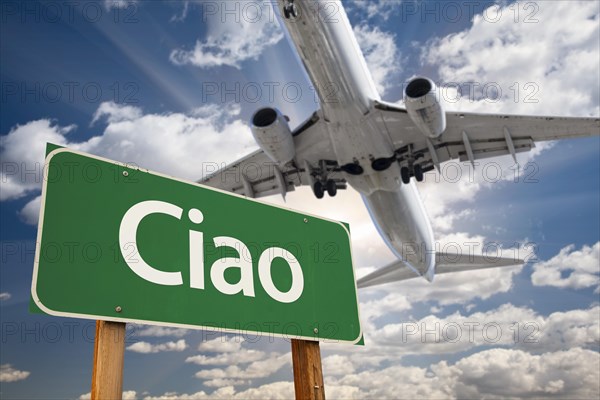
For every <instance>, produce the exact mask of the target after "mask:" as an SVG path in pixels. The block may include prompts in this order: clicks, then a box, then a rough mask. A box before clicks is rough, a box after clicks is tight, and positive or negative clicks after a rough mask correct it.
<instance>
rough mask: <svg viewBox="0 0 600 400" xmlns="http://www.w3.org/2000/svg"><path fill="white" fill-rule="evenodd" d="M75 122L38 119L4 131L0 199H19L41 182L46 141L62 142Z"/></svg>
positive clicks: (60, 143) (36, 188)
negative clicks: (58, 122)
mask: <svg viewBox="0 0 600 400" xmlns="http://www.w3.org/2000/svg"><path fill="white" fill-rule="evenodd" d="M75 128H76V126H75V125H70V126H62V127H61V126H59V125H57V124H56V123H55V121H52V120H49V119H41V120H37V121H31V122H28V123H26V124H24V125H16V126H15V127H14V128H12V129H11V130H10V131H9V132H8V134H7V135H3V136H1V137H0V159H2V171H1V172H0V178H1V182H2V190H0V201H5V200H13V199H18V198H20V197H23V196H25V195H26V194H28V193H31V192H33V191H38V190H39V189H40V187H41V184H42V178H43V162H44V151H45V149H46V142H51V143H54V144H57V145H61V146H62V145H65V144H67V142H68V139H67V137H66V136H67V134H68V133H70V132H72V131H73V130H74V129H75Z"/></svg>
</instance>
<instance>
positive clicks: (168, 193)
mask: <svg viewBox="0 0 600 400" xmlns="http://www.w3.org/2000/svg"><path fill="white" fill-rule="evenodd" d="M52 149H54V150H52ZM50 150H51V151H50ZM45 172H46V173H45V179H44V185H43V190H42V206H41V211H40V222H39V228H38V240H37V249H36V255H35V265H34V273H33V282H32V288H31V293H32V300H33V303H34V304H33V305H32V308H33V309H35V308H36V307H37V308H39V310H38V311H41V312H44V313H47V314H50V315H55V316H63V317H75V318H90V319H100V320H110V321H120V322H136V323H147V324H155V325H167V326H179V327H186V328H198V329H216V330H220V331H226V332H228V331H231V332H242V333H256V334H263V335H273V336H283V337H288V338H300V339H306V340H326V341H333V342H345V343H358V342H359V341H360V339H361V336H362V333H361V326H360V322H359V316H358V302H357V295H356V283H355V282H356V281H355V277H354V270H353V267H352V256H351V250H350V236H349V231H348V229H347V227H346V226H345V225H344V224H342V223H339V222H335V221H329V220H326V219H323V218H317V217H314V216H309V215H307V214H304V213H299V212H295V211H292V210H289V209H285V208H281V207H277V206H273V205H268V204H265V203H262V202H259V201H255V200H251V199H246V198H244V197H241V196H238V195H233V194H229V193H225V192H222V191H219V190H215V189H212V188H207V187H204V186H201V185H198V184H195V183H190V182H185V181H182V180H179V179H175V178H171V177H167V176H165V175H161V174H158V173H154V172H149V171H146V170H142V169H140V168H137V167H132V166H129V165H126V164H122V163H118V162H115V161H111V160H107V159H103V158H99V157H95V156H91V155H88V154H84V153H80V152H77V151H74V150H70V149H66V148H55V147H49V154H48V155H47V158H46V168H45Z"/></svg>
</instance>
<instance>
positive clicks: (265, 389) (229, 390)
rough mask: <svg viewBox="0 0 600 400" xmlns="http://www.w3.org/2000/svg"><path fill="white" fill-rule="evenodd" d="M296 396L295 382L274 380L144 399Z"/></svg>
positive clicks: (269, 399) (241, 399) (242, 399)
mask: <svg viewBox="0 0 600 400" xmlns="http://www.w3.org/2000/svg"><path fill="white" fill-rule="evenodd" d="M293 397H294V384H293V383H292V382H273V383H268V384H265V385H262V386H259V387H257V388H250V389H247V390H244V391H240V392H238V391H236V390H235V388H234V387H233V386H225V387H221V388H219V389H217V390H215V391H214V392H212V393H206V392H204V391H201V392H196V393H181V394H178V393H165V394H164V395H162V396H156V397H154V396H147V397H144V400H187V399H196V400H204V399H231V400H246V399H248V400H250V399H256V400H263V399H264V400H275V399H291V398H293Z"/></svg>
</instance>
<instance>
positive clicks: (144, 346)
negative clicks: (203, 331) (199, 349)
mask: <svg viewBox="0 0 600 400" xmlns="http://www.w3.org/2000/svg"><path fill="white" fill-rule="evenodd" d="M187 347H188V346H187V344H186V342H185V339H180V340H178V341H176V342H166V343H159V344H152V343H148V342H137V343H134V344H132V345H130V346H127V350H129V351H133V352H135V353H144V354H149V353H160V352H164V351H178V352H179V351H184V350H185V349H186V348H187Z"/></svg>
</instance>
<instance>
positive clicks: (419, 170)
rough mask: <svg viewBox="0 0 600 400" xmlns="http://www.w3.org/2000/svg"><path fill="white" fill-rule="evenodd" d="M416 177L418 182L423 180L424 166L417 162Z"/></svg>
mask: <svg viewBox="0 0 600 400" xmlns="http://www.w3.org/2000/svg"><path fill="white" fill-rule="evenodd" d="M414 173H415V179H416V180H417V182H423V168H422V167H421V165H419V164H417V165H415V167H414Z"/></svg>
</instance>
